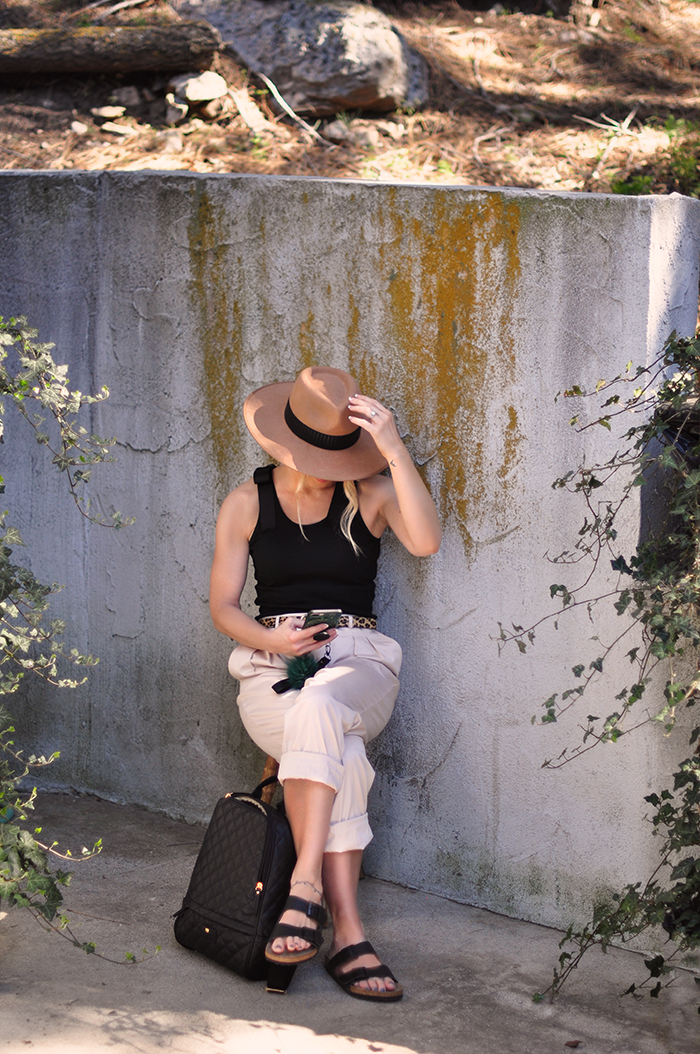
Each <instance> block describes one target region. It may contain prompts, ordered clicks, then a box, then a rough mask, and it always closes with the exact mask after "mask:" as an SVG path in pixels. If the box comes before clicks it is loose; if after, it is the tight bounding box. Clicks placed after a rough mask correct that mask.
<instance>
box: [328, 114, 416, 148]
mask: <svg viewBox="0 0 700 1054" xmlns="http://www.w3.org/2000/svg"><path fill="white" fill-rule="evenodd" d="M405 132H406V129H405V128H404V126H403V125H402V124H394V123H393V122H392V121H362V120H360V121H351V122H350V123H349V124H347V123H346V122H345V121H340V120H337V121H331V122H330V124H327V125H326V127H325V128H324V129H323V136H324V139H330V141H331V142H332V143H345V144H347V145H348V146H354V147H357V148H358V149H359V150H375V149H376V147H377V146H378V145H379V142H380V137H381V136H387V137H388V138H390V139H394V140H398V139H400V138H401V137H402V136H403V135H405Z"/></svg>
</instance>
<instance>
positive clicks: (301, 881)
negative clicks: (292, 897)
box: [289, 878, 323, 900]
mask: <svg viewBox="0 0 700 1054" xmlns="http://www.w3.org/2000/svg"><path fill="white" fill-rule="evenodd" d="M295 886H311V888H312V889H313V891H314V893H315V894H316V896H318V897H320V898H321V900H323V893H322V892H321V890H320V889H316V886H315V885H314V884H313V882H307V881H306V879H305V878H298V879H297V880H296V882H292V884H291V886H290V887H289V888H290V890H292V889H294V887H295Z"/></svg>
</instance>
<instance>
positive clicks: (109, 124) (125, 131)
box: [100, 121, 137, 135]
mask: <svg viewBox="0 0 700 1054" xmlns="http://www.w3.org/2000/svg"><path fill="white" fill-rule="evenodd" d="M100 131H101V132H111V133H112V135H136V133H137V129H136V128H132V127H131V126H130V125H127V124H115V123H114V121H105V123H104V124H103V125H102V127H101V128H100Z"/></svg>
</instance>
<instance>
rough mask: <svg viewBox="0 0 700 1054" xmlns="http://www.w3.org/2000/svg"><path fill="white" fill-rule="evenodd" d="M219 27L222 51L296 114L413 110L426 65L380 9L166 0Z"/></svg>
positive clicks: (304, 0)
mask: <svg viewBox="0 0 700 1054" xmlns="http://www.w3.org/2000/svg"><path fill="white" fill-rule="evenodd" d="M173 6H174V7H175V8H176V9H177V10H178V11H179V12H180V13H181V14H184V15H186V16H187V17H193V16H196V17H197V18H200V19H201V18H204V19H206V20H207V21H209V22H211V24H212V25H213V26H214V27H215V28H216V29H218V30H219V32H220V33H221V35H222V37H223V41H224V46H225V47H226V50H227V51H228V52H229V53H230V54H232V55H233V57H234V58H235V59H236V60H237V61H238V62H240V63H241V64H242V65H244V66H247V67H248V68H249V69H250V70H252V71H253V72H254V73H263V74H265V76H266V77H269V78H270V80H271V81H272V82H273V83H274V84H275V85H276V87H277V88H278V90H279V91H280V93H281V94H282V96H283V97H284V99H285V100H286V102H287V103H288V104H289V105H290V106H291V107H292V109H293V110H295V111H296V112H297V113H303V114H310V115H312V116H315V117H324V116H330V115H332V114H335V113H339V112H340V111H352V110H374V111H388V110H393V109H396V108H397V107H409V108H411V109H416V108H418V107H420V106H422V105H423V104H424V103H425V102H426V101H427V98H428V67H427V64H426V62H425V60H424V59H423V58H422V56H420V55H418V54H417V52H415V51H413V50H412V49H411V48H410V47H409V46H408V44H407V43H406V41H405V40H404V39H403V37H402V36H401V35H400V33H398V32H397V30H396V29H394V27H393V26H392V24H391V22H390V21H389V19H388V18H387V17H386V15H384V14H383V13H382V12H381V11H378V10H377V9H376V8H374V7H369V6H367V5H366V4H360V3H354V2H351V0H174V3H173Z"/></svg>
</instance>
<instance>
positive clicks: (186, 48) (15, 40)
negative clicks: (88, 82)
mask: <svg viewBox="0 0 700 1054" xmlns="http://www.w3.org/2000/svg"><path fill="white" fill-rule="evenodd" d="M220 44H221V37H220V36H219V33H218V32H217V30H215V29H214V28H213V26H211V25H209V23H208V22H181V23H179V24H175V25H170V26H143V27H141V26H110V27H99V26H90V27H88V28H86V29H4V30H0V77H7V76H14V75H17V74H26V73H44V74H56V73H68V74H71V73H73V74H76V73H135V72H137V71H139V70H161V71H176V70H179V71H182V70H205V69H208V68H209V66H210V65H211V62H212V59H213V57H214V55H215V54H216V52H217V50H218V48H219V45H220Z"/></svg>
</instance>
